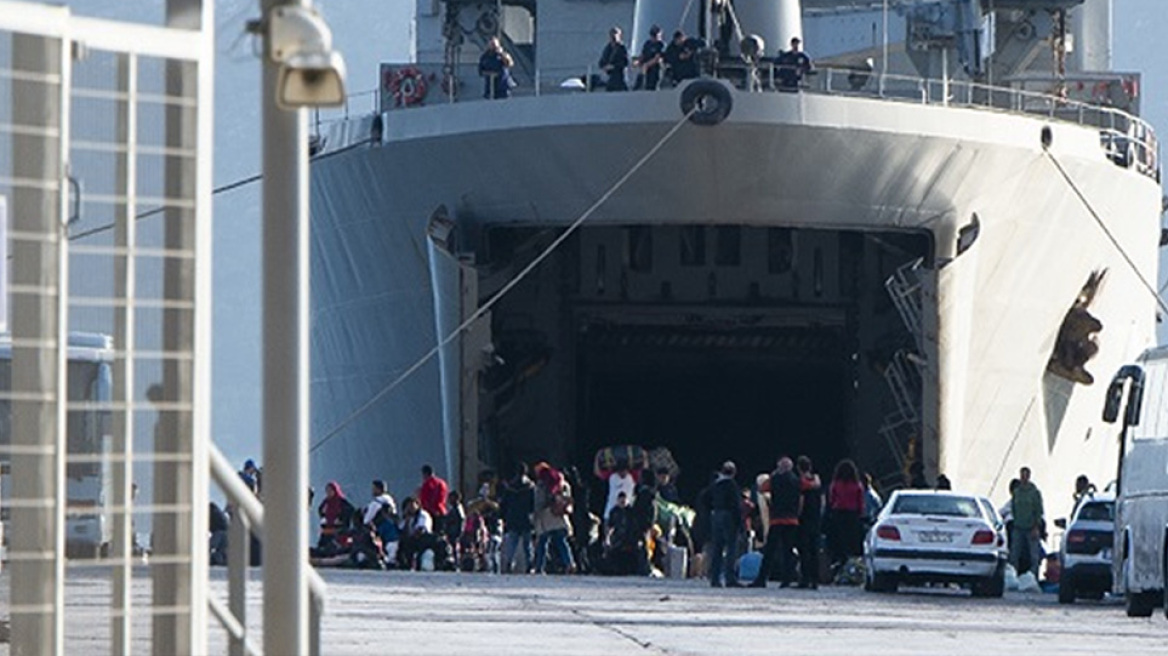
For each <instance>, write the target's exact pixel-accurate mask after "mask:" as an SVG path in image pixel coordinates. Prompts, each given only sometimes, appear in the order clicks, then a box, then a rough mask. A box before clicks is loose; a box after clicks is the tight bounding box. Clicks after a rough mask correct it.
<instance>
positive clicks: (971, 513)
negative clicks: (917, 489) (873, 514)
mask: <svg viewBox="0 0 1168 656" xmlns="http://www.w3.org/2000/svg"><path fill="white" fill-rule="evenodd" d="M892 514H893V515H940V516H943V517H981V511H980V510H979V509H978V504H977V500H976V499H973V498H971V497H951V496H941V495H932V494H927V495H926V494H912V495H904V496H901V497H898V498H897V499H896V504H895V505H894V506H893V507H892Z"/></svg>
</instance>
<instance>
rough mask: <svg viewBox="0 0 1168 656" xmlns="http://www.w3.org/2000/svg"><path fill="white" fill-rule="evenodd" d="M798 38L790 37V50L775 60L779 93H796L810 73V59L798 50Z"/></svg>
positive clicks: (799, 41) (799, 44) (799, 43)
mask: <svg viewBox="0 0 1168 656" xmlns="http://www.w3.org/2000/svg"><path fill="white" fill-rule="evenodd" d="M801 44H802V41H801V40H800V39H799V37H797V36H794V37H791V49H790V50H787V51H784V52H780V53H779V57H778V59H776V60H775V65H776V67H777V71H776V75H775V76H776V77H777V78H778V80H779V90H780V91H798V90H799V85H800V84H802V82H803V77H804V76H805V75H807V74H808V73H810V72H811V58H810V57H808V56H807V53H805V52H803V51H802V50H801V49H800V46H801Z"/></svg>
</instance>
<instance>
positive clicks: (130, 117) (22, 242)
mask: <svg viewBox="0 0 1168 656" xmlns="http://www.w3.org/2000/svg"><path fill="white" fill-rule="evenodd" d="M184 4H185V5H188V6H186V7H181V6H182V5H184ZM201 4H202V3H200V2H197V1H196V0H191V1H190V2H186V3H183V2H173V1H172V2H171V3H170V5H172V6H175V7H179V8H185V9H188V10H191V11H190V12H187V13H186V14H185V18H180V19H178V20H176V21H175V22H182V21H183V20H190V19H191V18H192V17H193V23H192V24H191V25H189V26H185V25H176V26H173V27H169V28H164V27H156V26H150V25H142V24H122V23H115V22H112V21H104V20H96V19H89V18H82V17H77V16H73V15H72V14H71V13H70V12H69V10H68V8H64V7H50V6H47V5H42V4H36V3H18V2H5V1H0V198H3V199H6V200H7V202H6V205H7V209H8V212H7V215H8V216H7V217H6V221H7V224H6V226H5V227H6V228H7V237H6V239H4V240H0V241H4V242H5V244H6V246H7V247H8V250H9V253H10V257H9V258H8V267H9V270H10V271H11V282H10V284H9V285H8V288H7V290H6V294H7V298H8V299H9V301H10V309H11V313H10V315H9V316H10V318H11V321H10V325H9V326H8V328H9V329H10V334H9V335H7V336H5V337H4V338H3V339H0V370H2V372H3V375H0V461H3V462H4V465H5V466H4V470H5V471H6V474H5V476H4V485H3V486H0V487H2V489H0V494H3V497H2V498H0V514H3V515H4V516H5V517H6V518H7V521H6V522H5V531H4V532H5V535H6V542H7V545H6V561H7V562H6V571H5V573H4V574H3V575H2V576H0V587H2V588H3V590H2V592H0V596H2V597H3V598H5V599H6V601H7V603H6V604H5V605H4V608H5V609H6V610H7V613H8V618H7V619H8V620H9V621H10V625H11V631H10V642H11V643H12V646H13V649H14V653H21V654H63V653H115V654H129V653H154V654H168V655H169V654H187V653H206V652H207V650H208V642H207V640H208V630H207V627H208V612H207V608H208V600H207V587H208V586H207V583H206V582H207V577H208V571H207V549H206V540H207V537H206V536H207V534H206V526H207V505H206V501H205V500H206V499H207V496H208V489H207V488H208V468H209V463H208V448H207V447H208V434H209V433H208V429H209V425H208V418H209V414H208V409H209V402H208V401H209V393H210V388H209V348H208V347H209V343H210V339H209V321H210V311H209V310H210V307H209V298H210V296H209V292H210V268H209V266H208V265H209V261H210V260H209V258H210V242H211V239H210V238H211V233H210V227H211V226H210V207H211V204H210V189H211V187H210V183H211V180H210V149H209V146H210V136H211V134H210V127H211V123H210V105H209V101H210V98H211V96H210V91H211V84H212V71H211V66H212V64H211V62H212V59H211V55H212V53H213V41H212V34H211V31H210V30H209V29H200V24H201V23H205V20H200V19H205V18H209V17H210V13H209V10H207V11H206V12H203V10H202V7H201ZM177 13H181V12H176V14H177ZM0 302H4V301H3V300H0ZM5 344H7V350H5Z"/></svg>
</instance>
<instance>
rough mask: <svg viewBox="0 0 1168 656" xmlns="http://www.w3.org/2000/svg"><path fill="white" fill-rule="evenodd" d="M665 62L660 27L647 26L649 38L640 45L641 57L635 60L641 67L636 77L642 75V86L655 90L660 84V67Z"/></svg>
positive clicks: (648, 89) (639, 77) (663, 43)
mask: <svg viewBox="0 0 1168 656" xmlns="http://www.w3.org/2000/svg"><path fill="white" fill-rule="evenodd" d="M664 62H665V42H664V41H662V40H661V28H660V27H658V26H656V25H654V26H653V27H651V28H649V40H648V41H646V42H645V43H644V45H642V46H641V57H640V58H639V59H638V60H637V63H638V65H639V66H640V68H641V73H640V75H638V76H637V78H638V79H641V77H642V76H643V77H644V86H643V88H644V89H645V90H646V91H656V90H657V89H658V88H660V86H661V68H662V65H663V64H664Z"/></svg>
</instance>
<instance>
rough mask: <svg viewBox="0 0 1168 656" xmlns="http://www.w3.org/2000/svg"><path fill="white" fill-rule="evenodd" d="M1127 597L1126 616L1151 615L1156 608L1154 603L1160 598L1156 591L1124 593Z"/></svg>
mask: <svg viewBox="0 0 1168 656" xmlns="http://www.w3.org/2000/svg"><path fill="white" fill-rule="evenodd" d="M1125 598H1126V599H1127V616H1128V617H1151V616H1152V612H1153V611H1155V610H1156V603H1157V602H1158V601H1159V600H1160V594H1159V593H1158V592H1130V591H1129V592H1128V593H1127V594H1126V595H1125Z"/></svg>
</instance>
